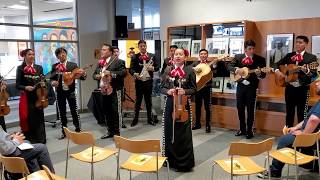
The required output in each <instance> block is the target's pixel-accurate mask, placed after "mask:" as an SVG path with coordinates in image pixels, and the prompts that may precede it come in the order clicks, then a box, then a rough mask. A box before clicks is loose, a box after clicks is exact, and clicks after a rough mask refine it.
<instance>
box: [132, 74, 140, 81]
mask: <svg viewBox="0 0 320 180" xmlns="http://www.w3.org/2000/svg"><path fill="white" fill-rule="evenodd" d="M133 77H134V78H135V79H138V80H140V79H141V77H140V74H139V73H134V74H133Z"/></svg>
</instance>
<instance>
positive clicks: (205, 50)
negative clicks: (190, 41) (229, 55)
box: [199, 49, 208, 54]
mask: <svg viewBox="0 0 320 180" xmlns="http://www.w3.org/2000/svg"><path fill="white" fill-rule="evenodd" d="M202 51H205V52H207V54H208V50H206V49H200V51H199V54H200V53H201V52H202Z"/></svg>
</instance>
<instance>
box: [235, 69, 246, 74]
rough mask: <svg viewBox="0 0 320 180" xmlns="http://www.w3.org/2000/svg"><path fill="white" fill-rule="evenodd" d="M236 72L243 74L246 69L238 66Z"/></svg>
mask: <svg viewBox="0 0 320 180" xmlns="http://www.w3.org/2000/svg"><path fill="white" fill-rule="evenodd" d="M235 73H236V74H238V75H240V76H242V75H243V74H244V70H243V69H241V68H238V69H237V70H236V72H235Z"/></svg>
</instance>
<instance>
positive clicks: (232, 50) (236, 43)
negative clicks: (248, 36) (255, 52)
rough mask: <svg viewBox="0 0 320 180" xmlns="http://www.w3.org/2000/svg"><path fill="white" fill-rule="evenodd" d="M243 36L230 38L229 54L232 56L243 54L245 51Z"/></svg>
mask: <svg viewBox="0 0 320 180" xmlns="http://www.w3.org/2000/svg"><path fill="white" fill-rule="evenodd" d="M243 43H244V39H243V38H240V37H239V38H238V37H232V38H230V42H229V54H230V56H234V55H235V54H242V53H243V49H244V47H243Z"/></svg>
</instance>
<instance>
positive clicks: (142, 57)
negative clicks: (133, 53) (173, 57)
mask: <svg viewBox="0 0 320 180" xmlns="http://www.w3.org/2000/svg"><path fill="white" fill-rule="evenodd" d="M139 59H140V60H141V61H148V60H149V57H148V55H147V54H141V55H140V57H139Z"/></svg>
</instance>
